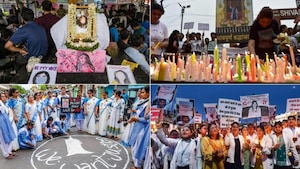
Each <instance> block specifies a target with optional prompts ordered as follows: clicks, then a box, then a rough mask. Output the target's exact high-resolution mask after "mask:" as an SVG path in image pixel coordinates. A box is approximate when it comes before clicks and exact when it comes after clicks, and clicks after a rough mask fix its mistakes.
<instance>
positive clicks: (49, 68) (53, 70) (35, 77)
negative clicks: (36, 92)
mask: <svg viewBox="0 0 300 169" xmlns="http://www.w3.org/2000/svg"><path fill="white" fill-rule="evenodd" d="M56 75H57V65H56V64H40V63H39V64H35V65H34V67H33V70H32V72H31V75H30V78H29V81H28V84H55V81H56Z"/></svg>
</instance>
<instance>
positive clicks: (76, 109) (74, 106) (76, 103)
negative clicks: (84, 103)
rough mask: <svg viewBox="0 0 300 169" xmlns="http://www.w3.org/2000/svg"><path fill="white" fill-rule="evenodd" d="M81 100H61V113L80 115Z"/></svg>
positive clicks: (75, 98)
mask: <svg viewBox="0 0 300 169" xmlns="http://www.w3.org/2000/svg"><path fill="white" fill-rule="evenodd" d="M80 110H81V98H77V97H71V98H69V97H66V98H61V112H63V113H80Z"/></svg>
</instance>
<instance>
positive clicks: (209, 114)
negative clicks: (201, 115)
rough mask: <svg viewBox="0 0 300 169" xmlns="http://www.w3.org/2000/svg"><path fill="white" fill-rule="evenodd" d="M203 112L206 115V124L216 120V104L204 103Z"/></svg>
mask: <svg viewBox="0 0 300 169" xmlns="http://www.w3.org/2000/svg"><path fill="white" fill-rule="evenodd" d="M203 106H204V110H205V113H206V119H207V122H209V123H210V122H213V121H215V120H218V118H217V104H216V103H204V104H203Z"/></svg>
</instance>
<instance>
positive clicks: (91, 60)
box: [56, 49, 106, 73]
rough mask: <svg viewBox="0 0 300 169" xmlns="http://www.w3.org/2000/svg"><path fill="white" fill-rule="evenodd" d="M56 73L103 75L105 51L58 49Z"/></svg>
mask: <svg viewBox="0 0 300 169" xmlns="http://www.w3.org/2000/svg"><path fill="white" fill-rule="evenodd" d="M56 56H57V72H62V73H82V72H84V73H95V72H97V73H103V72H104V70H105V65H106V52H105V50H95V51H93V52H83V51H77V50H72V49H58V50H57V53H56Z"/></svg>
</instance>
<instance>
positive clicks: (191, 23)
mask: <svg viewBox="0 0 300 169" xmlns="http://www.w3.org/2000/svg"><path fill="white" fill-rule="evenodd" d="M183 28H184V29H193V28H194V22H186V23H184V27H183Z"/></svg>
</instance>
